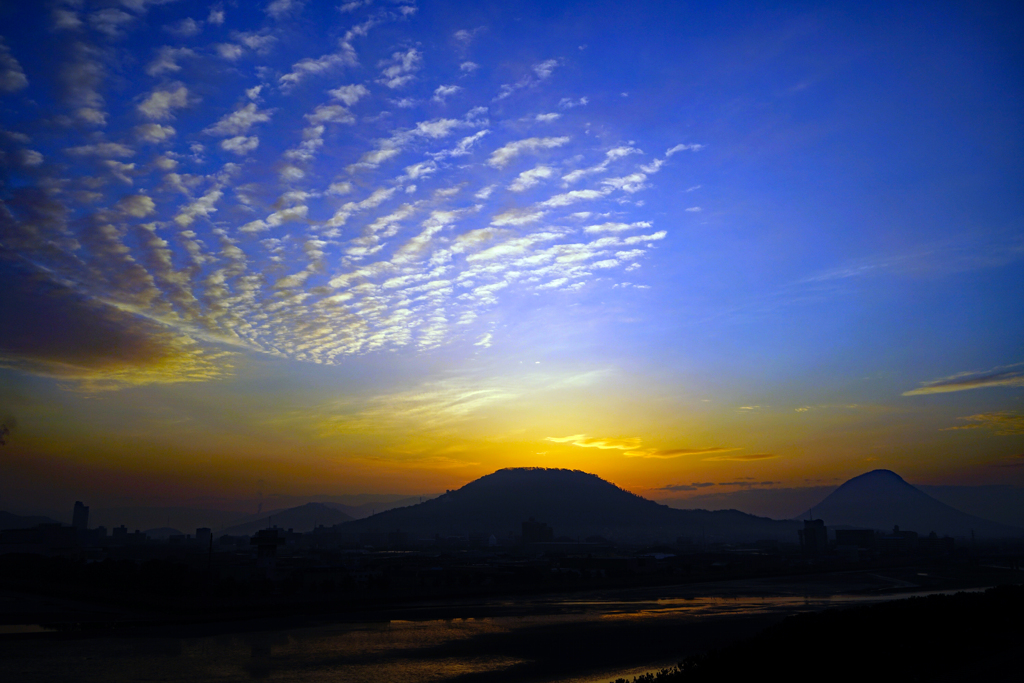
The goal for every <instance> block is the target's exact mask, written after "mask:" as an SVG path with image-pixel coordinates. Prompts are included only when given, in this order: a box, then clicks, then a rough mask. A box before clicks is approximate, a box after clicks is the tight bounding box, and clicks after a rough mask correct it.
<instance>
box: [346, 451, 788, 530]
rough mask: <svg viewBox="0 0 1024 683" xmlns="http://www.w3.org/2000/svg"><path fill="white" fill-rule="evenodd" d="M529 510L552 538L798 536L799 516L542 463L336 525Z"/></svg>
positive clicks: (438, 521) (510, 516)
mask: <svg viewBox="0 0 1024 683" xmlns="http://www.w3.org/2000/svg"><path fill="white" fill-rule="evenodd" d="M530 517H533V518H535V519H536V520H538V521H541V522H544V523H546V524H548V525H549V526H551V527H552V528H553V530H554V534H555V536H556V537H558V536H568V537H570V538H573V539H577V538H586V537H588V536H595V535H596V536H603V537H605V538H607V539H610V540H616V541H643V542H647V541H675V540H676V538H678V537H680V536H686V537H690V538H693V539H694V540H696V541H698V542H699V541H700V540H701V539H702V538H706V539H707V540H708V541H712V540H714V541H739V540H760V539H769V538H776V539H781V540H783V541H788V542H796V538H797V535H796V529H797V527H798V523H794V522H793V521H776V520H772V519H768V518H766V517H755V516H753V515H748V514H746V513H743V512H739V511H736V510H721V511H717V512H708V511H707V510H677V509H673V508H670V507H667V506H665V505H660V504H659V503H655V502H654V501H650V500H647V499H645V498H641V497H640V496H637V495H635V494H633V493H630V492H629V491H624V490H622V489H620V488H618V487H617V486H615V485H614V484H610V483H608V482H606V481H604V480H603V479H601V478H599V477H597V476H595V475H593V474H587V473H586V472H580V471H577V470H558V469H543V468H514V469H504V470H499V471H497V472H495V473H493V474H489V475H487V476H485V477H481V478H480V479H477V480H476V481H473V482H470V483H469V484H466V485H465V486H463V487H462V488H460V489H458V490H455V491H449V492H447V493H446V494H444V495H443V496H440V497H438V498H435V499H433V500H428V501H425V502H423V503H420V504H418V505H412V506H410V507H404V508H397V509H394V510H389V511H387V512H381V513H378V514H376V515H374V516H372V517H369V518H367V519H362V520H357V521H352V522H348V523H346V524H342V525H340V526H339V527H338V530H339V531H342V532H345V533H361V532H391V531H396V530H401V531H405V532H410V533H412V534H413V535H414V536H419V537H431V536H433V535H435V534H441V535H442V536H471V535H485V536H487V535H490V534H494V535H495V536H497V537H499V538H504V537H507V536H508V535H509V534H510V533H514V534H517V535H518V534H519V533H520V532H521V530H522V523H523V521H524V520H527V519H529V518H530Z"/></svg>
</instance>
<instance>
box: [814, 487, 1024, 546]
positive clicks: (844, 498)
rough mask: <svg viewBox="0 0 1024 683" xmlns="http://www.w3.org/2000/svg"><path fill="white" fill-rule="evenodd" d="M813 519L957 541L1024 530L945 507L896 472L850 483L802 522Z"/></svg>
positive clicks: (1022, 531)
mask: <svg viewBox="0 0 1024 683" xmlns="http://www.w3.org/2000/svg"><path fill="white" fill-rule="evenodd" d="M811 515H813V516H814V517H815V518H817V519H822V520H824V521H825V524H826V526H829V527H842V526H845V527H855V528H862V529H877V530H881V531H892V528H893V527H894V526H897V525H898V526H899V527H900V530H902V531H916V532H917V533H918V534H920V535H927V534H929V533H931V532H932V531H934V532H935V533H937V534H938V535H940V536H953V537H954V538H966V537H970V535H971V532H972V531H973V532H974V534H975V535H976V536H977V537H982V538H995V537H998V538H1005V537H1020V536H1021V535H1022V534H1024V530H1021V529H1016V528H1014V527H1011V526H1007V525H1005V524H999V523H998V522H992V521H990V520H987V519H982V518H980V517H974V516H973V515H969V514H967V513H965V512H961V511H959V510H957V509H956V508H953V507H950V506H949V505H946V504H945V503H940V502H939V501H937V500H935V499H934V498H932V497H931V496H929V495H928V494H926V493H924V492H923V491H921V490H920V489H917V488H915V487H914V486H912V485H910V484H908V483H907V482H906V481H904V480H903V478H902V477H900V476H899V475H898V474H896V473H895V472H891V471H889V470H873V471H871V472H868V473H866V474H862V475H860V476H859V477H854V478H853V479H850V480H849V481H847V482H846V483H845V484H843V485H842V486H840V487H839V488H837V489H836V490H835V491H833V492H832V493H830V494H829V495H828V496H827V497H826V498H825V499H824V500H823V501H821V502H820V503H818V504H817V505H815V506H814V507H813V508H811V509H810V510H808V511H807V512H805V513H804V514H803V515H801V516H800V517H801V518H802V519H807V518H808V517H810V516H811Z"/></svg>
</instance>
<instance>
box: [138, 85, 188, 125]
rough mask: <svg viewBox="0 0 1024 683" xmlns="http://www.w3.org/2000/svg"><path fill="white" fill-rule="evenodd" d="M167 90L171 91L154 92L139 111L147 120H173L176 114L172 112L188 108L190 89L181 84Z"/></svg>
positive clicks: (169, 86)
mask: <svg viewBox="0 0 1024 683" xmlns="http://www.w3.org/2000/svg"><path fill="white" fill-rule="evenodd" d="M167 88H169V89H166V90H154V91H153V92H152V93H150V95H149V97H147V98H146V99H145V100H143V102H142V104H140V105H138V107H137V109H138V110H139V111H140V112H142V114H143V115H144V116H146V118H149V119H153V120H155V121H162V120H165V119H173V118H174V114H172V113H171V110H172V109H181V108H182V107H186V106H188V101H189V93H188V88H186V87H185V86H184V85H182V84H181V83H172V84H170V85H168V86H167Z"/></svg>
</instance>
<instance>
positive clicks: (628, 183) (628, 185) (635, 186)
mask: <svg viewBox="0 0 1024 683" xmlns="http://www.w3.org/2000/svg"><path fill="white" fill-rule="evenodd" d="M645 180H647V176H646V175H644V174H643V173H630V174H629V175H627V176H623V177H621V178H605V179H604V180H602V181H601V184H602V185H606V186H608V187H611V188H615V189H616V190H622V191H623V192H628V193H630V194H632V193H634V192H639V191H640V190H642V189H644V188H645V187H647V185H645V184H644V181H645Z"/></svg>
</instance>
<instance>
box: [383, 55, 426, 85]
mask: <svg viewBox="0 0 1024 683" xmlns="http://www.w3.org/2000/svg"><path fill="white" fill-rule="evenodd" d="M378 66H380V67H383V69H382V71H381V79H380V80H379V81H378V82H379V83H382V84H383V85H386V86H387V87H389V88H391V89H392V90H394V89H395V88H401V87H402V86H403V85H405V84H407V83H408V82H409V81H411V80H412V79H413V78H414V76H413V74H414V73H415V72H416V71H419V70H420V68H421V67H422V66H423V55H422V54H421V53H420V52H419V50H417V49H416V48H409V49H408V50H406V51H405V52H395V53H393V54H392V55H391V58H390V59H384V60H381V61H380V63H379V64H378Z"/></svg>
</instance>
